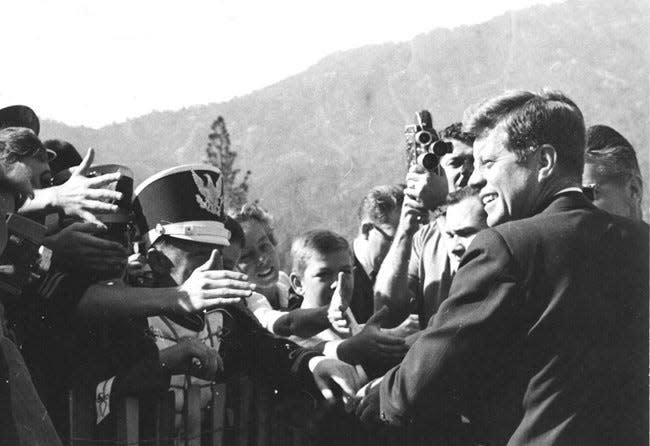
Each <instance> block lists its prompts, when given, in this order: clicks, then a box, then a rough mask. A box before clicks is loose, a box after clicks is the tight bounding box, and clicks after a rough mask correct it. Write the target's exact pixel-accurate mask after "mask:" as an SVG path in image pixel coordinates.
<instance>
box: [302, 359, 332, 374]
mask: <svg viewBox="0 0 650 446" xmlns="http://www.w3.org/2000/svg"><path fill="white" fill-rule="evenodd" d="M325 359H327V358H326V357H325V356H314V357H313V358H311V359H310V360H309V362H308V363H307V366H308V367H309V371H310V372H312V373H314V369H315V368H316V366H317V365H318V364H319V363H320V362H321V361H324V360H325Z"/></svg>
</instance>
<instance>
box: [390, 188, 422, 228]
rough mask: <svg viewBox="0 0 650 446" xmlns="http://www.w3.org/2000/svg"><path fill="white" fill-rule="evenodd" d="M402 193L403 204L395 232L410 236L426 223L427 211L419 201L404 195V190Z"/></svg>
mask: <svg viewBox="0 0 650 446" xmlns="http://www.w3.org/2000/svg"><path fill="white" fill-rule="evenodd" d="M404 192H405V195H404V202H403V203H402V213H401V215H400V220H399V225H398V226H397V232H401V233H404V234H408V235H409V236H412V235H413V234H415V233H416V232H417V230H418V229H420V225H422V224H426V223H427V222H428V220H429V211H428V210H427V209H426V208H425V207H424V206H423V205H422V204H421V203H420V202H419V201H416V200H414V199H413V198H411V197H409V196H408V195H406V189H405V190H404Z"/></svg>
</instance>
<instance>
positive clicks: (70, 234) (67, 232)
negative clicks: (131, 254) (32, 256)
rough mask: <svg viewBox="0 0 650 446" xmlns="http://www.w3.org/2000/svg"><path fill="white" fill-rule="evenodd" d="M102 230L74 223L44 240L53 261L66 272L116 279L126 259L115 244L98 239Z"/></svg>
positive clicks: (125, 254)
mask: <svg viewBox="0 0 650 446" xmlns="http://www.w3.org/2000/svg"><path fill="white" fill-rule="evenodd" d="M102 231H103V229H102V228H99V227H97V226H96V225H95V224H93V223H73V224H71V225H70V226H67V227H65V228H63V229H62V230H61V231H59V232H58V233H56V234H54V235H52V236H50V237H47V238H46V240H45V244H46V245H47V246H48V247H49V248H51V249H52V251H53V252H54V261H55V262H57V263H58V264H59V265H61V266H62V267H63V268H65V269H70V270H73V271H79V270H81V271H91V272H99V273H115V274H116V277H117V276H119V275H120V274H121V272H122V270H123V269H124V266H125V264H126V258H127V251H126V249H125V248H124V247H123V246H122V245H120V244H119V243H117V242H114V241H110V240H104V239H102V238H100V237H97V236H96V234H98V233H101V232H102Z"/></svg>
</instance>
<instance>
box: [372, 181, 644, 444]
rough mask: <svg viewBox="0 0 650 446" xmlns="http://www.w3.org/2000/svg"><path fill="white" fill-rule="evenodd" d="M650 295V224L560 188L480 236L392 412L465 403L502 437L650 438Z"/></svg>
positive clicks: (416, 348) (406, 371)
mask: <svg viewBox="0 0 650 446" xmlns="http://www.w3.org/2000/svg"><path fill="white" fill-rule="evenodd" d="M648 299H649V296H648V225H646V224H645V223H634V222H632V221H629V220H626V219H622V218H618V217H614V216H611V215H609V214H606V213H604V212H602V211H599V210H597V209H596V208H594V207H593V206H592V205H591V203H589V202H588V201H587V200H586V199H585V198H584V196H583V195H582V194H579V193H565V194H563V195H560V196H558V197H556V198H555V199H554V201H552V203H551V204H550V205H549V206H548V207H547V208H546V209H544V210H543V211H542V212H541V213H539V214H537V215H535V216H534V217H532V218H528V219H523V220H519V221H514V222H509V223H506V224H503V225H499V226H497V227H495V228H492V229H489V230H486V231H483V232H481V233H480V234H479V235H477V237H476V239H475V240H474V242H473V243H472V244H471V246H470V247H469V249H468V252H467V253H466V254H465V256H464V258H463V260H462V262H461V266H460V269H459V271H458V273H457V275H456V277H455V278H454V281H453V283H452V287H451V291H450V295H449V299H448V300H447V301H446V302H444V304H443V305H442V306H441V308H440V310H439V311H438V313H437V314H436V315H435V316H434V317H433V318H432V319H431V321H430V323H429V326H428V328H427V329H426V330H425V332H424V334H423V336H422V337H421V338H420V339H419V340H418V342H416V343H415V344H414V345H413V347H412V348H411V349H410V351H409V352H408V354H407V355H406V357H405V358H404V361H403V362H402V364H401V365H400V366H397V367H396V368H394V369H392V370H391V371H390V372H389V373H388V374H387V375H386V376H385V377H384V379H383V381H382V383H381V386H380V390H379V392H380V395H379V396H380V416H381V417H382V418H384V419H385V420H386V421H387V422H389V423H390V424H392V425H401V424H404V422H405V421H408V422H410V423H407V424H412V425H420V426H424V428H425V430H426V429H429V430H431V429H435V428H436V424H435V422H436V420H439V419H443V418H444V417H449V414H450V413H453V412H454V411H456V412H457V413H458V412H460V413H463V414H464V415H466V416H467V417H468V418H469V419H470V420H471V424H472V428H473V430H474V432H475V433H476V436H477V440H478V441H480V442H483V443H487V444H494V445H503V444H508V445H545V446H546V445H560V444H561V445H599V444H603V445H605V444H607V445H618V444H621V445H622V444H626V445H632V444H648ZM441 417H443V418H441ZM452 418H453V417H452Z"/></svg>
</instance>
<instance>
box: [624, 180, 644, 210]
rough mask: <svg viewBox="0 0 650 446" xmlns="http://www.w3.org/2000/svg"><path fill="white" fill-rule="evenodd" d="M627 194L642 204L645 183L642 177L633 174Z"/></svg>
mask: <svg viewBox="0 0 650 446" xmlns="http://www.w3.org/2000/svg"><path fill="white" fill-rule="evenodd" d="M626 189H627V191H626V192H627V194H628V195H629V196H630V198H631V199H632V200H633V201H634V203H635V204H640V203H641V200H643V183H642V182H641V178H639V177H637V176H635V175H633V176H632V178H630V179H629V181H628V182H627V188H626Z"/></svg>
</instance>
